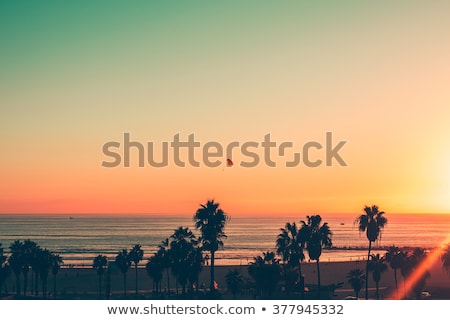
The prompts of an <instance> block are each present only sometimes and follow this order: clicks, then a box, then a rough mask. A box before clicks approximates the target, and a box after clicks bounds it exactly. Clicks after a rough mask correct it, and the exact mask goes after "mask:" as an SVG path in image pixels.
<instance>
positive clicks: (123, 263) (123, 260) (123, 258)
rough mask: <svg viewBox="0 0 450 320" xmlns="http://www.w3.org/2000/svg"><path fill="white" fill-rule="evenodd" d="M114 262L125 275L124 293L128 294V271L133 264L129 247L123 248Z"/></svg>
mask: <svg viewBox="0 0 450 320" xmlns="http://www.w3.org/2000/svg"><path fill="white" fill-rule="evenodd" d="M114 263H115V264H116V266H117V267H118V268H119V270H120V272H121V273H122V276H123V295H124V296H126V295H127V272H128V269H130V266H131V260H130V256H129V255H128V250H127V249H122V251H119V253H118V254H117V256H116V259H115V260H114Z"/></svg>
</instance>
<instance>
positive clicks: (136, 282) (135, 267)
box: [134, 263, 138, 295]
mask: <svg viewBox="0 0 450 320" xmlns="http://www.w3.org/2000/svg"><path fill="white" fill-rule="evenodd" d="M134 270H135V284H136V287H135V289H136V290H135V291H136V295H137V291H138V290H137V289H138V281H137V280H138V269H137V263H135V264H134Z"/></svg>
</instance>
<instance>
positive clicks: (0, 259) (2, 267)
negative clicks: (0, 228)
mask: <svg viewBox="0 0 450 320" xmlns="http://www.w3.org/2000/svg"><path fill="white" fill-rule="evenodd" d="M7 260H8V259H7V257H6V255H5V254H4V249H3V247H2V244H1V243H0V296H1V295H2V290H3V286H4V285H5V282H6V279H7V278H8V274H9V266H8V262H7ZM5 291H6V290H5Z"/></svg>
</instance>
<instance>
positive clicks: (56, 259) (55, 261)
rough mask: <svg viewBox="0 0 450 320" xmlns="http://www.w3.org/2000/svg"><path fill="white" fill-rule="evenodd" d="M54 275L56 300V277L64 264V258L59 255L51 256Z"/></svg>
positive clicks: (54, 296)
mask: <svg viewBox="0 0 450 320" xmlns="http://www.w3.org/2000/svg"><path fill="white" fill-rule="evenodd" d="M50 261H51V268H52V275H53V298H54V299H56V275H57V274H58V272H59V269H60V268H61V265H62V264H64V261H63V259H62V257H61V256H60V255H59V254H54V253H52V254H51V257H50Z"/></svg>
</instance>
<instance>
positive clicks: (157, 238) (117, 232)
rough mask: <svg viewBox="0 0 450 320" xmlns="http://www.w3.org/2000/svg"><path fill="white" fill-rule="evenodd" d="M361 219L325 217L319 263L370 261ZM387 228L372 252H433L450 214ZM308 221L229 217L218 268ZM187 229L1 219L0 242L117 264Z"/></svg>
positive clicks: (392, 218)
mask: <svg viewBox="0 0 450 320" xmlns="http://www.w3.org/2000/svg"><path fill="white" fill-rule="evenodd" d="M357 215H358V214H339V215H337V214H334V215H331V214H330V215H326V214H323V215H322V219H323V221H324V222H328V224H329V226H330V229H331V231H332V232H333V238H332V239H333V246H334V249H331V250H324V252H323V254H322V257H321V261H349V260H363V259H365V258H366V254H367V253H366V250H365V248H367V245H368V241H367V239H366V236H365V234H364V233H360V232H359V231H358V228H357V226H356V225H354V223H353V222H354V220H355V218H356V217H357ZM386 217H387V218H388V224H387V226H386V227H385V229H384V230H383V233H382V236H381V239H380V241H378V243H375V244H374V246H373V249H374V252H384V249H383V248H384V247H386V246H390V245H396V246H399V247H423V248H433V247H436V246H439V245H441V244H442V243H443V241H445V240H446V239H448V237H449V233H450V215H437V214H391V215H389V214H386ZM302 219H306V216H304V217H292V216H283V215H277V216H275V215H274V216H271V217H267V216H261V217H260V216H238V215H236V216H231V219H230V221H229V222H228V224H227V226H226V228H225V233H226V234H227V236H228V238H227V239H225V240H224V247H223V249H221V250H219V251H218V252H217V253H216V257H217V260H216V264H217V265H247V264H248V263H249V262H251V261H253V257H255V256H257V255H261V254H262V252H265V251H274V250H275V240H276V237H277V235H278V233H279V231H280V228H282V227H284V225H285V223H286V222H288V221H289V222H293V221H296V222H298V221H299V220H302ZM179 226H183V227H189V228H190V229H191V230H192V231H193V232H194V233H195V234H196V235H197V236H198V235H199V232H198V231H197V230H195V227H194V222H193V220H192V215H188V214H186V215H147V216H145V215H131V214H130V215H87V214H79V215H77V214H73V215H67V214H60V215H57V214H56V215H55V214H52V215H38V214H34V215H22V214H21V215H0V243H2V244H3V247H4V248H5V251H6V252H7V251H8V249H7V248H8V247H9V245H10V244H11V242H13V241H14V240H25V239H31V240H33V241H35V242H37V243H38V244H39V245H40V246H41V247H43V248H47V249H49V250H52V251H54V252H56V253H58V254H60V255H61V256H62V257H63V259H64V263H65V265H66V266H84V267H88V266H90V265H91V264H92V259H93V258H94V257H95V256H96V255H98V254H104V255H106V256H108V257H109V258H110V259H112V260H113V259H114V257H115V255H116V254H117V252H118V251H119V250H121V249H124V248H127V249H130V248H131V247H132V246H133V245H134V244H141V245H142V249H143V250H144V261H143V263H145V262H146V258H148V257H150V255H151V254H152V253H154V252H155V251H156V250H157V246H158V244H159V243H161V241H163V240H164V239H166V238H167V237H169V236H170V235H171V234H172V233H173V231H174V230H175V229H176V228H177V227H179Z"/></svg>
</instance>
